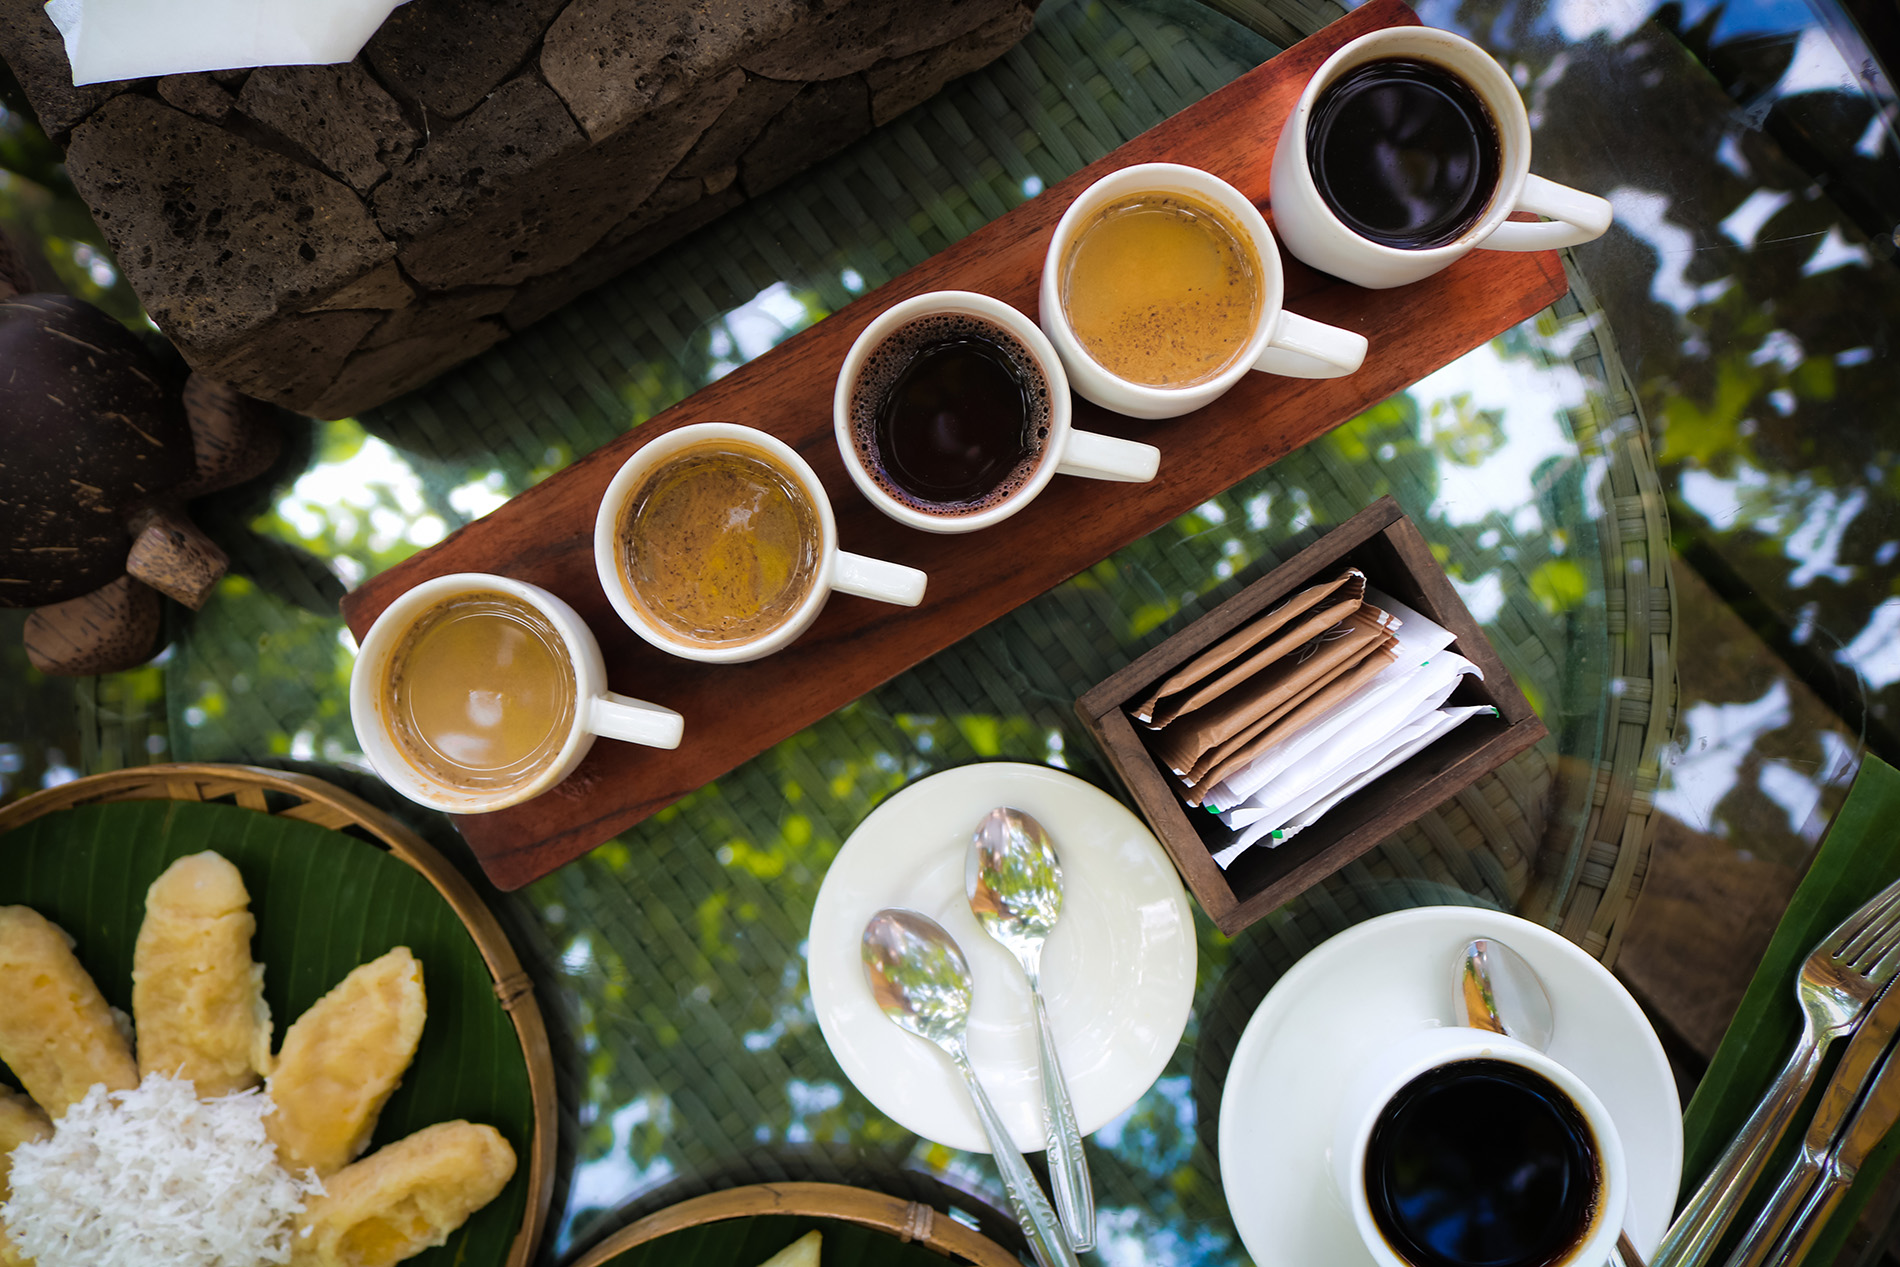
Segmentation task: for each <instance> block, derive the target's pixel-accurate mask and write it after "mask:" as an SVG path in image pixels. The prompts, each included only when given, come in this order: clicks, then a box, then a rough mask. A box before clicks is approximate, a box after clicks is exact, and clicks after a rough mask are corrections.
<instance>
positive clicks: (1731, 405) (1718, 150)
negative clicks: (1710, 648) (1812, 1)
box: [1432, 0, 1900, 758]
mask: <svg viewBox="0 0 1900 1267" xmlns="http://www.w3.org/2000/svg"><path fill="white" fill-rule="evenodd" d="M1556 12H1557V13H1558V20H1557V21H1556V22H1555V23H1553V22H1551V21H1549V20H1548V19H1547V18H1545V19H1541V20H1540V19H1539V17H1538V15H1539V14H1542V13H1544V10H1542V9H1537V10H1533V9H1529V8H1525V7H1523V6H1514V5H1509V4H1506V3H1502V2H1501V0H1464V2H1463V3H1460V4H1458V5H1457V6H1456V7H1455V9H1454V10H1453V11H1452V15H1451V18H1452V20H1451V22H1450V24H1451V25H1454V26H1457V27H1460V28H1464V29H1466V30H1468V31H1470V32H1474V33H1476V34H1477V35H1478V38H1480V39H1481V40H1483V41H1484V42H1486V43H1487V46H1488V47H1491V48H1492V49H1493V51H1494V52H1496V53H1498V55H1499V56H1500V58H1501V60H1503V61H1504V62H1505V64H1506V65H1507V66H1518V67H1521V73H1520V75H1519V79H1520V82H1522V83H1525V84H1526V85H1527V90H1526V97H1527V99H1529V100H1531V101H1532V102H1533V104H1534V111H1535V117H1536V118H1537V120H1538V130H1537V133H1536V159H1535V166H1536V167H1537V168H1538V169H1539V170H1540V171H1543V172H1546V173H1548V174H1549V175H1551V176H1553V177H1554V178H1556V179H1560V180H1563V181H1565V182H1567V183H1571V184H1575V185H1577V186H1579V187H1582V188H1586V189H1595V190H1597V191H1599V192H1602V193H1604V194H1606V195H1607V196H1609V197H1610V198H1611V201H1612V202H1613V203H1614V204H1615V205H1616V207H1617V213H1618V221H1617V225H1616V226H1615V227H1614V228H1613V229H1612V230H1611V233H1610V234H1609V235H1608V236H1607V237H1605V238H1604V239H1602V240H1601V241H1599V242H1597V243H1593V244H1591V245H1589V246H1586V247H1582V248H1579V249H1578V251H1577V252H1576V256H1577V261H1578V263H1579V266H1580V267H1581V269H1582V271H1583V273H1584V276H1585V277H1586V278H1587V279H1588V280H1589V282H1590V284H1591V286H1592V287H1593V289H1595V290H1596V292H1597V294H1598V295H1599V297H1600V298H1601V300H1602V302H1603V306H1604V308H1605V311H1606V314H1607V317H1608V323H1609V327H1610V329H1611V330H1612V331H1613V332H1614V336H1615V338H1616V340H1617V343H1618V344H1619V346H1620V348H1621V350H1622V352H1623V355H1624V357H1625V361H1626V365H1627V368H1628V369H1629V372H1630V375H1631V377H1632V379H1633V380H1634V384H1635V386H1636V389H1637V392H1638V396H1639V399H1640V402H1641V405H1642V408H1643V411H1644V413H1645V415H1646V416H1647V418H1648V420H1649V422H1650V425H1651V426H1652V428H1653V429H1654V432H1655V434H1656V436H1657V441H1658V443H1657V449H1658V459H1659V462H1660V464H1661V467H1662V474H1663V477H1664V482H1665V487H1666V488H1667V490H1668V492H1669V495H1670V509H1671V514H1672V519H1673V522H1674V524H1675V527H1676V532H1677V548H1678V550H1679V551H1680V553H1681V554H1682V555H1683V557H1684V559H1685V560H1686V561H1687V563H1688V564H1689V565H1690V566H1692V567H1694V568H1695V569H1696V570H1697V571H1698V572H1700V573H1702V574H1703V576H1704V578H1705V579H1707V580H1708V581H1710V582H1711V584H1712V585H1714V586H1715V588H1716V591H1717V593H1718V594H1719V595H1720V597H1722V598H1723V599H1724V600H1725V601H1727V602H1729V603H1731V604H1732V605H1735V606H1736V607H1737V608H1738V610H1741V611H1742V612H1743V614H1744V616H1745V617H1746V618H1748V619H1750V621H1751V623H1753V624H1754V625H1755V626H1756V628H1757V630H1758V632H1760V633H1762V634H1763V636H1764V637H1766V638H1767V640H1768V641H1769V642H1770V644H1771V646H1773V647H1774V648H1775V650H1776V651H1777V652H1778V653H1780V654H1781V655H1782V656H1783V658H1785V659H1787V660H1788V661H1789V662H1790V663H1791V664H1792V665H1793V666H1794V667H1795V669H1796V671H1797V672H1798V673H1800V675H1801V676H1802V677H1803V678H1805V679H1806V680H1807V681H1808V682H1809V683H1810V685H1813V686H1814V687H1815V688H1816V689H1817V691H1819V693H1820V694H1821V695H1822V696H1823V698H1824V699H1827V700H1828V701H1829V702H1830V703H1832V704H1833V705H1834V706H1835V707H1836V708H1837V709H1838V710H1840V711H1841V712H1842V713H1843V715H1844V716H1845V717H1846V718H1847V720H1848V722H1849V724H1850V726H1852V725H1856V724H1857V723H1858V721H1859V720H1860V713H1861V701H1860V698H1859V695H1860V689H1859V688H1858V687H1856V686H1855V684H1854V682H1853V680H1852V670H1853V669H1856V668H1857V669H1859V670H1860V671H1861V672H1862V674H1863V676H1864V678H1865V686H1866V688H1867V691H1868V697H1867V700H1866V704H1865V709H1866V713H1865V716H1866V721H1867V729H1868V739H1869V742H1870V743H1872V744H1873V745H1874V746H1875V747H1877V748H1882V749H1886V750H1887V752H1886V755H1888V756H1889V757H1890V758H1891V757H1894V756H1896V755H1897V754H1896V753H1895V752H1894V751H1892V748H1893V747H1894V743H1895V739H1894V734H1895V723H1896V721H1897V720H1900V712H1897V711H1896V710H1900V668H1894V667H1890V666H1888V665H1887V663H1886V661H1885V660H1881V659H1878V658H1875V657H1872V656H1871V655H1870V653H1869V652H1868V651H1866V650H1865V647H1866V645H1867V640H1868V639H1869V637H1870V636H1871V635H1873V634H1874V633H1875V631H1876V630H1877V629H1878V628H1879V627H1880V623H1879V622H1880V621H1881V620H1882V619H1883V618H1884V619H1886V620H1888V622H1889V623H1894V622H1893V621H1892V611H1891V610H1883V604H1888V605H1892V604H1893V602H1894V597H1895V596H1896V595H1900V547H1896V546H1894V545H1893V544H1892V542H1893V541H1894V540H1895V539H1896V538H1900V462H1896V460H1895V454H1896V448H1897V447H1900V430H1897V429H1896V428H1895V427H1894V426H1893V425H1892V421H1891V420H1892V410H1893V405H1892V402H1893V400H1894V398H1895V394H1896V391H1900V361H1897V360H1896V358H1895V356H1894V355H1893V350H1892V349H1893V340H1894V331H1895V329H1896V325H1897V324H1900V286H1896V285H1895V281H1896V277H1895V274H1894V264H1893V260H1894V255H1895V250H1894V239H1893V238H1892V237H1891V236H1890V234H1891V232H1892V229H1893V226H1894V224H1895V223H1896V222H1897V220H1896V217H1900V154H1897V153H1896V149H1895V139H1894V136H1893V133H1892V130H1891V125H1890V123H1889V124H1888V125H1886V126H1883V125H1882V124H1881V122H1880V120H1879V119H1877V118H1876V117H1875V105H1874V103H1872V102H1871V101H1869V100H1868V99H1867V98H1866V97H1864V96H1862V95H1860V94H1858V93H1852V92H1848V91H1844V90H1840V89H1838V88H1834V87H1832V86H1830V85H1828V84H1826V83H1823V82H1821V79H1820V78H1819V77H1817V75H1816V73H1815V72H1812V71H1810V70H1805V69H1803V66H1805V65H1808V64H1809V63H1810V62H1812V61H1813V60H1814V57H1819V56H1820V54H1821V53H1825V52H1826V51H1827V50H1829V49H1831V45H1830V44H1829V43H1828V41H1827V37H1826V36H1825V34H1824V33H1823V32H1822V30H1821V29H1820V28H1818V27H1812V26H1810V27H1807V28H1803V27H1801V26H1799V25H1789V20H1788V18H1787V17H1785V16H1784V15H1783V14H1782V13H1781V12H1780V11H1778V10H1777V11H1772V12H1771V11H1769V10H1766V9H1763V8H1761V7H1759V6H1752V5H1746V4H1720V3H1718V4H1713V5H1711V4H1706V3H1693V4H1690V5H1688V6H1683V5H1678V4H1668V5H1664V6H1661V7H1659V8H1658V9H1656V10H1655V12H1654V18H1653V20H1652V21H1649V22H1645V23H1641V24H1640V25H1638V24H1637V23H1636V21H1635V20H1634V19H1633V18H1632V19H1631V20H1629V21H1628V22H1627V23H1625V28H1626V33H1625V32H1624V31H1619V32H1618V33H1617V35H1616V36H1614V37H1613V36H1612V34H1611V32H1609V31H1607V30H1604V29H1596V30H1594V31H1589V32H1584V33H1581V37H1580V38H1577V39H1575V40H1566V39H1565V38H1564V36H1563V34H1562V29H1563V27H1564V25H1565V23H1566V22H1567V21H1572V20H1573V19H1572V18H1571V17H1569V16H1566V15H1571V14H1573V13H1574V14H1578V15H1581V14H1584V13H1585V9H1584V7H1583V6H1571V7H1566V6H1562V5H1559V6H1556ZM1590 12H1591V13H1592V14H1595V12H1596V11H1595V10H1591V11H1590ZM1801 12H1802V13H1805V10H1802V11H1801ZM1432 16H1433V20H1440V15H1437V14H1433V15H1432ZM1801 20H1802V21H1807V19H1806V18H1802V19H1801ZM1608 21H1610V19H1609V18H1606V17H1602V16H1601V15H1597V16H1593V17H1590V18H1588V19H1581V20H1576V24H1577V25H1591V24H1598V25H1599V26H1600V25H1601V24H1603V23H1607V22H1608ZM1572 34H1579V33H1578V32H1576V31H1574V30H1573V31H1572ZM1803 47H1810V48H1811V49H1813V50H1817V51H1816V52H1815V53H1814V57H1810V58H1809V59H1808V61H1807V62H1802V61H1798V59H1797V57H1796V53H1797V51H1798V50H1799V49H1801V48H1803ZM1843 77H1845V71H1843ZM1663 120H1666V121H1667V122H1666V124H1665V123H1663V122H1662V121H1663ZM1869 227H1871V228H1873V229H1876V230H1877V231H1878V236H1877V237H1875V238H1873V239H1871V240H1870V238H1869V236H1868V233H1867V232H1866V231H1864V230H1865V229H1867V228H1869ZM1857 639H1860V640H1861V641H1859V642H1857ZM1883 641H1884V640H1883Z"/></svg>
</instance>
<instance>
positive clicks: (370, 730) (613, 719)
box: [350, 572, 685, 814]
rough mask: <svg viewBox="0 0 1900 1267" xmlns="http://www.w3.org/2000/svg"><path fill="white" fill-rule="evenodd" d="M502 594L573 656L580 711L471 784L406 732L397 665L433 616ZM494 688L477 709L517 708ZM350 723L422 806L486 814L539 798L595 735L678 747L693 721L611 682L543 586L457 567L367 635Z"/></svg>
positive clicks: (380, 766)
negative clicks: (525, 756)
mask: <svg viewBox="0 0 1900 1267" xmlns="http://www.w3.org/2000/svg"><path fill="white" fill-rule="evenodd" d="M493 595H500V596H504V598H505V599H512V600H515V602H517V603H519V604H521V606H520V607H516V608H512V609H509V608H505V607H503V608H502V610H504V611H505V612H506V613H507V614H506V615H505V616H503V618H504V619H510V620H515V621H518V622H522V627H523V629H526V630H531V631H532V632H531V633H529V635H528V636H529V637H532V638H538V639H539V640H541V641H542V642H543V644H544V645H548V649H549V652H550V653H551V658H552V659H553V660H555V661H556V662H559V661H561V660H565V671H566V673H567V674H568V677H569V684H570V687H571V696H570V699H571V711H570V712H569V713H568V714H567V721H566V726H565V729H564V730H560V729H556V730H554V731H552V732H550V734H551V737H550V738H549V739H548V740H547V741H546V744H545V746H544V747H542V748H540V749H538V750H537V755H536V757H534V758H532V759H529V760H527V761H526V762H525V763H524V764H523V765H521V766H520V767H519V768H515V767H510V768H509V769H508V770H507V771H497V772H494V773H492V774H491V773H488V772H482V773H479V774H476V775H474V776H473V777H472V778H471V779H470V780H469V781H466V782H465V781H462V780H460V779H458V778H457V776H456V775H455V774H454V773H452V772H450V770H449V768H448V767H449V763H448V762H446V761H445V760H435V761H431V760H429V759H428V757H429V754H430V752H431V751H432V749H431V748H429V747H428V744H429V741H427V740H421V739H415V738H411V739H409V740H408V741H407V742H405V741H404V740H402V739H401V738H399V734H400V733H401V732H402V731H403V729H404V728H403V727H402V725H401V723H400V722H399V721H398V718H397V712H398V709H397V704H396V700H397V698H398V696H397V694H396V691H395V688H394V684H393V681H392V669H393V668H400V667H401V666H400V665H398V664H397V661H398V658H399V657H402V656H405V655H407V654H409V648H408V643H409V635H410V633H411V631H412V630H416V629H418V628H419V627H420V626H421V625H422V623H423V622H424V621H427V620H429V619H430V618H431V617H432V614H433V613H436V612H438V611H441V612H444V613H449V612H451V611H453V610H455V605H456V604H458V603H459V602H463V601H466V602H468V603H470V604H475V603H482V602H488V601H492V600H490V599H488V598H487V596H493ZM528 622H531V623H528ZM421 645H422V644H421V643H420V642H418V643H417V644H416V646H417V647H420V646H421ZM494 695H495V698H490V699H487V700H476V699H471V700H470V701H469V704H468V707H469V708H471V709H475V710H482V709H497V710H499V709H506V708H508V707H509V706H510V705H509V701H508V699H507V698H506V695H505V693H504V692H499V691H498V692H495V693H494ZM350 721H351V724H352V725H354V726H355V728H356V741H357V742H358V743H359V744H361V745H362V748H363V755H364V756H366V757H368V758H369V762H370V764H371V765H372V766H374V767H375V768H376V773H377V774H379V775H381V776H382V778H383V781H384V782H386V783H388V784H389V785H390V786H391V787H393V788H395V789H396V790H397V791H398V792H400V793H402V794H403V795H404V796H406V797H408V798H409V799H410V800H412V801H415V802H416V803H417V804H420V805H427V806H429V807H430V808H431V809H439V810H443V811H445V812H447V813H450V814H485V813H488V812H490V811H493V810H498V809H504V808H506V807H508V806H510V805H516V804H519V803H520V802H522V801H525V800H528V799H529V798H530V797H535V796H539V795H540V794H541V793H543V792H545V791H547V790H548V789H549V788H551V787H553V786H554V785H555V784H557V783H559V782H560V781H561V780H562V779H565V778H566V777H567V776H568V775H570V774H572V773H573V772H574V767H575V766H577V765H579V764H580V763H581V758H582V757H585V756H586V755H587V753H588V750H589V749H591V748H592V747H593V746H594V739H595V737H596V736H602V735H604V736H606V737H608V738H610V739H620V740H624V741H625V742H627V743H637V744H644V745H646V746H647V747H650V748H677V747H679V744H680V737H681V735H682V733H683V730H684V727H685V722H684V720H683V719H682V718H681V717H680V715H679V714H678V713H676V712H674V711H673V710H672V709H670V708H663V707H661V706H660V705H658V704H649V703H648V702H646V701H645V700H639V699H631V698H629V697H628V696H625V695H619V694H616V693H615V692H613V691H610V690H608V689H607V666H606V664H605V663H604V662H603V661H602V659H601V655H600V644H599V643H598V642H596V641H594V635H593V632H592V631H591V630H589V629H588V627H587V622H585V621H584V620H582V619H581V617H580V614H579V613H578V612H576V611H575V610H574V609H573V608H572V607H570V606H568V605H567V604H566V603H565V602H562V601H561V600H560V599H559V598H557V597H555V596H554V595H553V594H550V593H549V592H548V591H546V590H544V589H542V588H541V587H540V586H538V585H530V584H528V583H527V582H525V581H517V580H514V579H513V578H511V577H506V576H494V575H491V574H489V573H486V572H456V573H452V574H451V575H448V576H438V577H436V578H434V579H433V580H428V581H424V582H422V584H420V585H417V586H416V587H415V588H413V589H411V590H409V591H407V592H406V593H404V594H402V595H401V596H400V597H399V598H397V599H396V601H395V602H393V603H391V604H390V605H389V606H388V607H386V608H384V609H383V612H382V614H381V615H379V616H378V617H377V618H376V623H375V624H373V625H371V626H370V627H369V632H368V633H367V634H365V635H363V645H362V649H361V650H359V651H358V652H357V654H356V664H355V666H354V667H353V668H352V669H351V670H350ZM418 745H421V746H418ZM438 755H439V754H438Z"/></svg>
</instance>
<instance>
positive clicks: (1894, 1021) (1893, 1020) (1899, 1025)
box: [1729, 985, 1900, 1267]
mask: <svg viewBox="0 0 1900 1267" xmlns="http://www.w3.org/2000/svg"><path fill="white" fill-rule="evenodd" d="M1896 1032H1900V988H1896V987H1894V986H1892V985H1890V986H1888V987H1887V989H1886V990H1884V991H1882V992H1881V995H1880V998H1879V999H1878V1000H1877V1001H1876V1002H1875V1003H1874V1006H1873V1010H1872V1011H1871V1012H1870V1013H1868V1016H1867V1019H1866V1020H1865V1021H1863V1022H1862V1023H1861V1026H1860V1028H1859V1029H1858V1030H1856V1031H1855V1032H1854V1039H1853V1041H1852V1042H1850V1043H1849V1044H1848V1045H1847V1054H1846V1055H1844V1056H1842V1057H1841V1063H1840V1064H1839V1065H1837V1066H1835V1069H1834V1078H1833V1080H1832V1081H1830V1082H1829V1083H1828V1084H1827V1090H1826V1091H1825V1092H1823V1093H1822V1095H1821V1103H1820V1107H1818V1108H1817V1109H1815V1111H1814V1120H1813V1121H1812V1122H1810V1123H1809V1124H1808V1133H1807V1135H1806V1137H1805V1138H1804V1139H1802V1141H1801V1152H1800V1155H1799V1156H1797V1157H1796V1158H1795V1160H1794V1163H1793V1164H1792V1165H1791V1166H1789V1167H1788V1173H1787V1174H1785V1175H1783V1176H1782V1177H1781V1183H1780V1184H1779V1185H1778V1186H1777V1187H1776V1188H1775V1191H1774V1195H1772V1196H1770V1197H1769V1198H1768V1204H1767V1205H1766V1206H1764V1207H1763V1208H1762V1212H1761V1214H1760V1215H1759V1216H1758V1217H1757V1218H1756V1219H1755V1223H1754V1225H1753V1226H1752V1227H1750V1228H1749V1229H1748V1234H1747V1235H1746V1236H1744V1237H1743V1238H1742V1243H1741V1245H1740V1247H1739V1248H1737V1249H1736V1251H1735V1255H1734V1257H1732V1258H1730V1259H1729V1267H1762V1265H1763V1264H1764V1263H1766V1262H1767V1261H1768V1259H1769V1256H1770V1255H1771V1254H1772V1253H1773V1252H1774V1251H1775V1249H1776V1247H1777V1245H1778V1244H1779V1243H1780V1242H1781V1239H1782V1237H1781V1233H1782V1229H1783V1228H1785V1227H1787V1226H1788V1223H1789V1221H1790V1220H1792V1219H1793V1218H1794V1217H1795V1214H1796V1212H1797V1211H1800V1212H1801V1213H1802V1214H1804V1215H1805V1214H1806V1213H1807V1210H1806V1208H1805V1206H1804V1205H1803V1201H1804V1199H1805V1198H1806V1197H1807V1196H1808V1193H1809V1189H1810V1188H1812V1187H1814V1184H1815V1180H1816V1178H1817V1177H1819V1176H1820V1175H1821V1174H1822V1171H1823V1169H1824V1168H1825V1167H1826V1166H1828V1165H1829V1164H1830V1163H1831V1161H1832V1159H1833V1153H1834V1148H1835V1144H1836V1142H1837V1141H1839V1140H1841V1139H1842V1138H1843V1137H1844V1135H1845V1133H1846V1132H1847V1131H1849V1130H1851V1129H1853V1123H1854V1122H1857V1121H1858V1120H1859V1116H1858V1113H1856V1111H1855V1105H1856V1104H1858V1103H1861V1102H1862V1096H1861V1092H1862V1091H1863V1090H1866V1089H1867V1087H1868V1085H1869V1078H1870V1077H1877V1076H1878V1075H1876V1074H1875V1068H1876V1066H1878V1067H1879V1068H1880V1069H1881V1071H1882V1072H1884V1071H1885V1070H1886V1069H1887V1068H1889V1067H1891V1066H1893V1064H1894V1062H1893V1061H1892V1060H1890V1059H1887V1060H1883V1057H1885V1056H1887V1055H1888V1048H1889V1046H1890V1044H1891V1041H1892V1039H1893V1036H1894V1034H1895V1033H1896ZM1870 1094H1871V1093H1870ZM1895 1102H1896V1105H1900V1097H1896V1101H1895ZM1850 1113H1855V1116H1854V1117H1852V1118H1850V1117H1849V1114H1850ZM1888 1124H1889V1125H1891V1124H1892V1119H1891V1118H1889V1119H1888ZM1885 1129H1886V1128H1885V1127H1882V1128H1881V1132H1882V1133H1883V1134H1884V1133H1885ZM1877 1140H1878V1137H1876V1142H1877ZM1868 1147H1870V1148H1871V1147H1872V1144H1869V1145H1868ZM1863 1155H1864V1154H1863ZM1855 1165H1856V1167H1858V1165H1859V1163H1858V1162H1856V1163H1855ZM1850 1181H1851V1177H1850Z"/></svg>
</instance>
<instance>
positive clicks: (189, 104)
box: [158, 75, 237, 123]
mask: <svg viewBox="0 0 1900 1267" xmlns="http://www.w3.org/2000/svg"><path fill="white" fill-rule="evenodd" d="M158 95H159V96H160V97H163V98H164V99H165V100H166V101H167V102H169V103H171V104H172V105H175V106H177V107H178V108H179V109H180V110H183V111H184V112H185V113H186V114H195V115H197V116H198V117H199V118H200V119H204V120H207V121H208V122H211V123H223V122H224V118H225V116H226V115H228V114H230V113H231V107H232V105H233V104H234V103H235V102H236V100H237V98H235V97H233V96H232V95H231V94H230V92H229V91H227V90H226V89H225V88H224V87H223V86H222V85H220V84H219V83H218V81H217V80H215V79H213V78H212V77H211V76H209V75H167V76H165V77H164V78H163V79H161V80H159V81H158Z"/></svg>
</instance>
